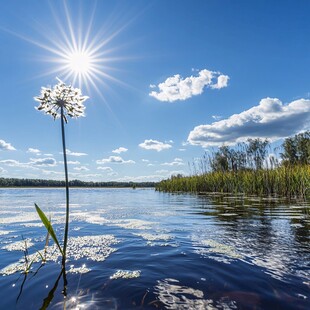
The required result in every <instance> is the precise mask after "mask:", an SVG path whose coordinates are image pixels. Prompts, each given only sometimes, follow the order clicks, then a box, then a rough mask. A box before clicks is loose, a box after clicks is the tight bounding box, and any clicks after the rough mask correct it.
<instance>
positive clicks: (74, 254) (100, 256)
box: [68, 235, 119, 262]
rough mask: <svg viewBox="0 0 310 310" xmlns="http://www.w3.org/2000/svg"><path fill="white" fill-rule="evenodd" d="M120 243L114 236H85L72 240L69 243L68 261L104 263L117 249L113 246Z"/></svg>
mask: <svg viewBox="0 0 310 310" xmlns="http://www.w3.org/2000/svg"><path fill="white" fill-rule="evenodd" d="M117 243H119V241H118V240H117V239H116V238H115V237H114V236H113V235H100V236H84V237H75V238H70V239H69V243H68V259H74V260H78V259H81V258H87V259H90V260H93V261H97V262H99V261H104V260H105V259H106V258H107V257H108V256H109V255H110V254H111V253H113V252H115V251H116V249H115V248H111V245H114V244H117Z"/></svg>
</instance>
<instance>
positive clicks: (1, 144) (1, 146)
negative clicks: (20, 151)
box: [0, 140, 16, 151]
mask: <svg viewBox="0 0 310 310" xmlns="http://www.w3.org/2000/svg"><path fill="white" fill-rule="evenodd" d="M0 150H2V151H16V148H15V147H14V146H12V145H11V144H10V143H8V142H5V141H4V140H0Z"/></svg>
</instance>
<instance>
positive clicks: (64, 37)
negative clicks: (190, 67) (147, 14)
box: [12, 1, 128, 101]
mask: <svg viewBox="0 0 310 310" xmlns="http://www.w3.org/2000/svg"><path fill="white" fill-rule="evenodd" d="M50 9H51V13H52V17H54V18H52V19H51V25H50V26H47V25H44V27H43V26H42V27H40V29H38V33H39V34H41V35H43V36H42V40H36V39H33V38H29V37H26V36H22V35H19V34H16V33H13V32H12V33H13V34H14V35H16V36H18V37H20V38H21V39H23V40H26V41H28V42H30V43H32V44H34V45H36V46H37V47H39V48H40V49H43V50H45V52H47V54H45V55H42V56H41V57H38V59H40V60H41V61H43V62H46V63H48V64H49V69H46V70H45V72H44V73H43V74H40V75H39V77H43V76H51V75H53V76H54V78H55V77H57V78H60V79H61V80H62V81H64V82H66V83H67V84H71V85H73V86H74V87H78V88H80V89H84V88H86V90H87V93H90V89H94V90H95V91H96V92H97V94H99V95H100V97H101V98H102V99H104V101H106V100H105V98H104V95H103V91H104V88H107V87H108V83H107V81H108V80H109V81H112V82H116V83H119V84H121V85H123V86H127V84H126V83H124V82H122V81H120V80H118V79H117V78H115V77H114V76H112V75H111V72H112V71H113V72H115V71H116V69H115V68H114V67H113V65H112V63H113V62H115V61H121V60H123V59H128V56H126V57H120V56H119V55H116V51H117V50H118V48H117V47H114V46H112V45H111V44H112V41H113V39H114V38H115V37H116V36H118V35H119V34H120V33H121V32H122V31H123V30H124V29H125V28H126V27H127V26H128V23H126V22H125V23H123V24H121V27H120V28H115V27H114V26H113V27H112V25H110V24H107V25H105V26H106V27H103V26H104V25H102V27H99V28H94V24H95V23H94V15H95V11H96V7H93V9H92V12H91V14H90V15H89V16H87V15H86V13H85V14H84V11H83V12H82V11H81V12H80V13H79V12H76V10H74V9H75V7H74V6H73V7H72V8H71V9H69V7H68V4H67V2H66V1H63V2H62V9H61V10H59V8H58V10H56V9H54V8H53V6H50ZM77 16H79V17H80V18H76V17H77ZM83 20H87V22H83ZM41 28H42V29H41ZM107 29H108V30H107ZM112 29H113V30H112ZM46 34H48V35H46ZM108 88H109V87H108ZM84 92H85V90H84Z"/></svg>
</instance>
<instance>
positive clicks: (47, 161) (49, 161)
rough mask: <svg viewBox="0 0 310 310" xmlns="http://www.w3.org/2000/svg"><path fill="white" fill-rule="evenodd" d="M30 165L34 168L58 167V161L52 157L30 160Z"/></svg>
mask: <svg viewBox="0 0 310 310" xmlns="http://www.w3.org/2000/svg"><path fill="white" fill-rule="evenodd" d="M29 165H33V166H56V160H55V158H52V157H47V158H30V162H29Z"/></svg>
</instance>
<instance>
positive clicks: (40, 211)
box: [34, 203, 64, 255]
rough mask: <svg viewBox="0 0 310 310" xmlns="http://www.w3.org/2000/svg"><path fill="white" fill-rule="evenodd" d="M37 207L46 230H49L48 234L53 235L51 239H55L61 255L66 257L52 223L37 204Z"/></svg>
mask: <svg viewBox="0 0 310 310" xmlns="http://www.w3.org/2000/svg"><path fill="white" fill-rule="evenodd" d="M34 205H35V207H36V210H37V212H38V214H39V216H40V219H41V221H42V223H43V224H44V226H45V228H46V229H47V231H48V233H49V234H50V235H51V237H52V238H53V240H54V242H55V243H56V245H57V247H58V249H59V251H60V253H61V255H64V253H63V251H62V248H61V247H60V245H59V242H58V239H57V237H56V234H55V231H54V229H53V226H52V224H51V222H50V221H49V220H48V219H47V217H46V215H45V214H44V212H43V211H42V210H41V209H40V208H39V207H38V205H37V204H36V203H35V204H34Z"/></svg>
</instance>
